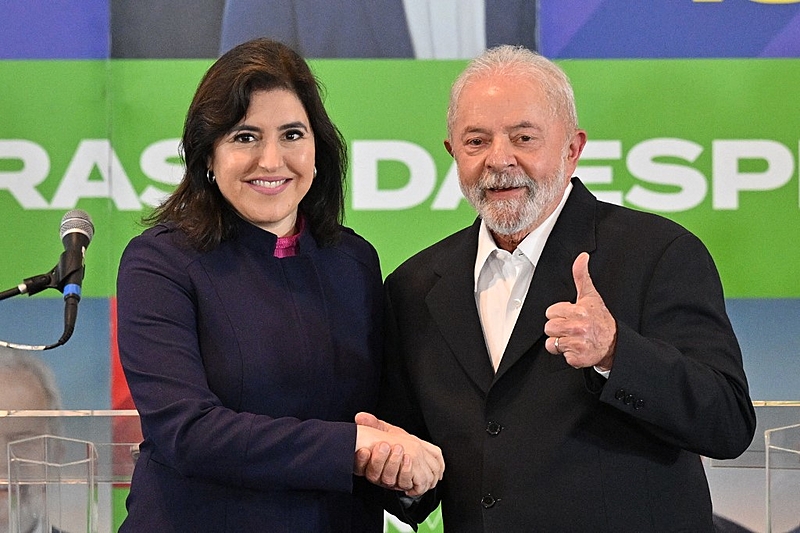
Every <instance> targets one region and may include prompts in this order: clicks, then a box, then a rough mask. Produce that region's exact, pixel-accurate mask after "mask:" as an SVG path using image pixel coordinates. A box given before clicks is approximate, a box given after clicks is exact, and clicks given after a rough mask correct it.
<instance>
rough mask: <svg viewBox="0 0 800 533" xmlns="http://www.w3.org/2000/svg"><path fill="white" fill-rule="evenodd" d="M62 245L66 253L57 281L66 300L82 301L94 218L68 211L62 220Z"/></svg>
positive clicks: (60, 261) (61, 259)
mask: <svg viewBox="0 0 800 533" xmlns="http://www.w3.org/2000/svg"><path fill="white" fill-rule="evenodd" d="M60 233H61V243H62V244H63V245H64V253H62V254H61V258H60V259H59V261H58V266H56V281H57V288H58V290H59V291H61V292H62V293H64V299H65V300H66V299H67V298H76V299H77V300H78V301H80V299H81V283H82V282H83V274H84V263H83V260H84V254H85V252H86V248H88V247H89V243H90V242H91V241H92V237H93V236H94V225H93V224H92V217H90V216H89V214H88V213H87V212H85V211H81V210H80V209H73V210H72V211H67V213H66V214H65V215H64V217H63V218H62V219H61V231H60Z"/></svg>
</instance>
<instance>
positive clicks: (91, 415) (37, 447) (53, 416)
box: [0, 410, 142, 533]
mask: <svg viewBox="0 0 800 533" xmlns="http://www.w3.org/2000/svg"><path fill="white" fill-rule="evenodd" d="M141 440H142V433H141V428H140V425H139V415H138V413H137V412H136V411H135V410H115V411H112V410H106V411H96V410H94V411H89V410H86V411H2V410H0V533H6V532H9V531H13V532H15V533H16V531H17V530H16V529H14V528H16V527H17V524H21V523H25V524H29V523H31V521H30V520H29V519H30V518H31V516H32V515H33V514H36V520H35V522H36V523H38V524H40V525H42V526H44V524H45V521H49V522H50V525H51V526H52V527H54V528H56V529H55V530H60V531H65V532H67V533H81V532H91V533H93V532H98V533H110V532H115V531H117V530H118V528H119V524H120V523H121V521H122V519H123V518H124V516H125V507H124V500H125V497H126V496H127V493H128V488H129V487H130V479H131V475H132V474H133V466H134V463H135V462H136V458H137V456H138V450H139V443H140V442H141ZM31 458H32V459H31ZM37 461H38V463H37ZM90 464H91V467H90ZM33 479H40V480H49V481H39V482H35V483H34V482H33V481H32V480H33ZM89 479H90V480H89ZM56 480H58V482H56ZM56 484H60V485H61V486H60V487H57V486H56ZM22 487H27V488H25V489H24V490H23V488H22ZM34 488H35V490H34ZM33 496H36V498H33ZM43 498H45V499H46V503H47V505H46V506H44V503H42V502H43ZM23 519H28V521H27V522H26V521H24V520H23ZM20 531H28V530H26V529H22V530H20ZM37 531H45V532H49V531H53V529H41V530H37Z"/></svg>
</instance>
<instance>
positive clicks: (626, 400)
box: [622, 394, 633, 405]
mask: <svg viewBox="0 0 800 533" xmlns="http://www.w3.org/2000/svg"><path fill="white" fill-rule="evenodd" d="M632 402H633V394H628V395H627V396H625V398H624V399H623V400H622V403H624V404H625V405H630V404H631V403H632Z"/></svg>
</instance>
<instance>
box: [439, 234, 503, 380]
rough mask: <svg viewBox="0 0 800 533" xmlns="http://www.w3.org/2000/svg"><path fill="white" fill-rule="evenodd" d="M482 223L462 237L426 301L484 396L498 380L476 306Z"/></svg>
mask: <svg viewBox="0 0 800 533" xmlns="http://www.w3.org/2000/svg"><path fill="white" fill-rule="evenodd" d="M479 228H480V219H477V220H476V221H475V223H473V225H472V226H471V227H469V228H467V229H466V230H465V231H464V232H462V233H461V236H460V241H459V242H458V243H456V245H455V247H454V248H453V250H451V253H448V255H447V256H446V257H445V258H444V259H443V260H442V261H441V262H439V263H438V264H435V265H433V269H434V272H436V274H438V275H439V276H440V278H439V280H438V281H437V282H436V283H435V284H434V286H433V287H432V288H431V290H430V292H429V293H428V295H427V297H426V299H425V301H426V303H427V305H428V310H429V311H430V313H431V317H432V318H433V320H434V322H436V325H437V326H438V328H439V331H440V332H441V334H442V337H444V340H445V342H447V344H448V346H449V347H450V349H451V350H452V352H453V355H454V357H455V358H456V359H457V360H458V362H459V364H460V365H461V366H462V368H463V369H464V372H465V373H466V374H467V375H468V376H469V378H470V379H471V380H472V381H473V382H474V383H475V384H476V385H477V386H478V387H479V388H480V389H481V390H482V391H484V392H486V391H488V390H489V386H490V385H491V383H492V379H493V378H494V370H493V369H492V363H491V360H490V358H489V352H488V351H487V349H486V342H485V341H484V338H483V328H482V327H481V322H480V318H479V316H478V308H477V306H476V304H475V293H474V287H475V280H474V275H473V272H474V266H475V255H476V254H477V250H478V229H479Z"/></svg>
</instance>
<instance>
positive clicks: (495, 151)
mask: <svg viewBox="0 0 800 533" xmlns="http://www.w3.org/2000/svg"><path fill="white" fill-rule="evenodd" d="M513 148H514V147H513V146H512V144H511V141H510V140H509V139H506V138H502V137H501V138H497V139H494V140H493V141H492V145H491V146H490V147H489V153H488V155H487V156H486V166H487V168H489V169H490V170H493V171H495V172H500V171H503V170H505V169H507V168H509V167H513V166H515V165H516V164H517V160H516V158H515V157H514V150H513Z"/></svg>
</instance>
